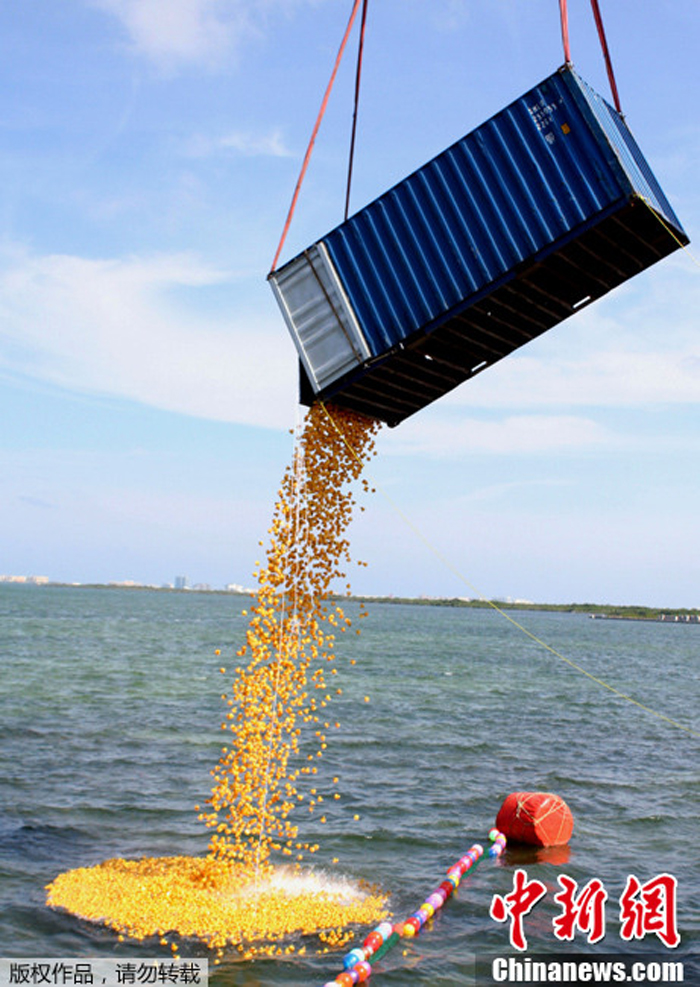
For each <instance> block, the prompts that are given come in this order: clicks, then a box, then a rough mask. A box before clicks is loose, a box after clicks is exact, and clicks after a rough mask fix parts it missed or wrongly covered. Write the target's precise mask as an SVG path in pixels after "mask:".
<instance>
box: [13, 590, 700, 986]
mask: <svg viewBox="0 0 700 987" xmlns="http://www.w3.org/2000/svg"><path fill="white" fill-rule="evenodd" d="M240 607H241V604H240V600H238V599H236V598H235V597H229V596H225V595H216V594H196V593H177V594H176V593H160V592H151V591H138V592H135V591H127V590H117V589H88V588H80V589H78V588H75V589H73V588H64V587H22V586H12V585H4V586H0V642H1V643H0V654H1V662H0V955H1V956H26V957H40V956H41V957H47V956H55V957H98V956H106V957H119V958H129V957H139V956H152V955H160V954H162V955H164V956H165V955H168V951H167V950H165V949H163V948H162V947H160V946H158V945H157V943H155V942H151V943H143V944H136V943H128V942H127V943H121V944H120V943H118V942H117V941H116V937H115V936H114V935H113V934H112V933H110V932H109V931H107V930H104V929H102V928H100V927H97V926H93V925H91V924H89V923H86V922H83V921H81V920H77V919H75V918H73V917H71V916H70V915H66V914H63V913H59V912H55V911H52V910H50V909H48V908H46V906H45V904H44V886H45V885H46V884H47V883H48V882H49V881H50V880H52V879H53V878H54V877H55V876H56V874H57V873H59V872H60V871H62V870H66V869H68V868H72V867H77V866H87V865H91V864H95V863H98V862H99V861H101V860H104V859H106V858H108V857H112V856H123V857H133V856H142V855H169V854H178V853H194V854H199V853H202V852H204V850H205V848H206V835H205V831H204V830H203V829H202V827H201V825H200V823H198V822H197V819H196V814H195V812H194V810H193V806H194V804H195V803H196V802H198V801H200V800H201V799H203V798H205V797H206V795H207V793H208V791H209V787H210V777H209V771H210V769H211V768H212V767H213V765H214V763H215V762H216V760H217V758H218V754H219V749H220V744H221V731H220V728H219V724H220V722H221V715H222V712H223V708H224V704H223V703H222V701H221V698H220V695H221V692H222V682H223V681H224V677H223V676H221V674H220V673H219V666H220V665H221V664H222V663H223V664H226V665H229V666H231V667H233V665H234V660H233V652H234V650H235V648H236V647H237V645H238V644H239V643H240V641H241V640H242V636H243V631H244V628H245V618H243V617H241V616H240ZM519 619H521V620H522V622H523V623H524V624H525V625H526V626H527V628H528V629H529V630H530V631H531V632H532V633H534V634H536V635H537V636H539V637H540V638H542V639H543V640H545V641H546V642H547V643H549V644H550V645H551V646H552V647H554V648H556V649H557V650H559V651H560V652H562V653H563V654H564V655H566V656H567V657H568V658H570V659H571V660H573V661H575V662H577V663H579V664H581V665H582V666H584V667H585V668H586V669H587V671H589V672H590V673H591V674H592V675H595V676H598V677H600V678H603V679H605V680H606V681H607V682H609V683H610V684H611V685H613V686H614V687H615V688H617V689H619V690H620V691H622V692H624V693H627V694H629V695H632V696H634V697H635V698H636V699H638V700H639V701H640V702H642V703H644V704H646V705H648V706H651V707H653V708H654V709H656V710H658V711H659V712H662V713H664V714H666V715H667V716H669V717H671V718H673V719H675V720H678V721H680V722H681V723H683V724H686V725H687V726H690V727H692V728H693V729H694V730H695V731H698V732H700V723H699V722H698V710H699V709H700V627H693V626H685V627H683V626H673V625H666V624H641V623H629V622H618V621H592V620H590V619H588V618H587V617H585V616H581V615H565V614H546V613H532V614H525V615H523V616H522V617H521V618H519ZM362 628H363V632H362V635H361V636H360V637H359V638H358V637H356V636H355V635H354V634H353V635H352V636H351V637H348V638H347V640H346V639H345V638H342V639H341V642H340V644H339V647H338V650H339V652H340V653H341V654H342V655H343V656H344V657H346V658H347V657H355V658H356V659H357V664H356V665H355V666H354V667H350V666H349V664H348V662H347V661H343V662H341V668H342V672H341V676H339V677H341V678H342V681H341V682H340V684H341V685H342V687H343V689H344V694H343V696H342V697H341V698H340V699H338V700H337V701H336V702H335V703H334V704H333V707H332V710H333V711H332V713H331V718H332V719H337V720H338V721H340V723H341V729H340V730H337V731H332V733H331V738H330V742H329V748H328V751H327V752H326V756H325V757H324V758H323V760H322V761H321V762H320V763H321V765H322V767H321V768H320V769H319V770H320V771H321V772H322V773H325V776H327V777H329V778H330V777H331V776H332V775H336V774H337V775H339V776H340V785H339V786H338V787H339V790H340V791H341V793H342V796H343V797H342V799H341V800H340V802H335V803H332V802H330V801H326V803H325V805H326V806H327V807H328V808H327V811H326V816H327V818H328V822H327V824H326V825H325V826H323V825H321V824H320V822H319V821H318V820H317V819H314V818H313V817H311V821H309V822H307V821H306V820H302V822H303V823H304V829H303V833H302V835H303V837H304V838H305V839H308V840H310V841H318V842H319V843H320V844H321V850H320V851H319V853H318V854H317V855H316V856H315V858H312V859H313V861H314V867H315V869H316V870H317V871H322V872H327V873H328V874H332V875H337V874H341V875H344V876H347V877H349V878H350V879H351V880H353V881H355V880H360V879H368V880H370V881H373V882H379V883H380V884H381V885H382V886H383V887H384V888H385V889H386V890H387V891H388V892H389V893H390V895H391V907H392V910H393V912H394V913H395V915H396V917H397V918H404V917H406V916H407V915H408V914H409V913H410V912H412V911H414V910H415V909H416V908H417V907H418V905H420V903H421V902H422V901H423V900H424V899H425V897H426V896H427V894H428V893H429V892H430V891H432V890H433V888H434V887H435V886H436V885H437V884H439V883H440V881H442V880H443V877H444V873H445V871H446V869H447V867H448V866H449V865H450V864H452V863H453V862H454V861H455V860H456V859H457V858H458V857H459V856H461V855H462V853H464V852H465V850H467V849H468V847H469V846H470V845H471V844H472V843H473V842H475V841H479V842H485V841H486V834H487V832H488V830H489V829H490V828H491V826H492V825H493V822H494V820H495V816H496V813H497V810H498V808H499V806H500V804H501V802H502V800H503V798H504V797H505V796H506V795H507V794H508V793H509V792H510V791H515V790H530V789H539V790H544V791H554V792H557V793H559V794H560V795H561V796H562V797H563V798H564V799H565V800H566V802H567V803H568V805H569V806H570V808H571V810H572V812H573V814H574V818H575V821H576V825H575V830H574V835H573V838H572V840H571V844H570V852H569V855H568V859H566V860H563V861H560V862H559V863H557V862H556V861H553V860H551V859H550V860H548V859H546V858H545V859H541V858H540V859H538V856H537V853H536V852H534V851H533V852H528V851H525V852H523V851H516V850H514V849H510V850H509V851H508V852H507V854H506V855H505V857H504V858H502V860H500V861H498V862H494V861H491V860H485V861H483V862H482V863H481V864H480V865H479V867H477V868H476V869H475V870H474V871H473V872H472V874H471V875H470V876H469V877H468V878H467V879H466V880H465V881H464V882H463V884H462V885H461V887H460V889H459V892H458V895H457V897H456V898H454V899H452V900H450V901H449V902H448V903H447V904H446V906H445V908H444V909H442V911H441V912H440V913H439V914H438V916H437V917H436V919H435V920H434V921H433V923H432V925H431V926H430V927H428V928H426V929H425V930H424V931H423V932H422V934H421V935H420V937H418V938H417V939H415V940H413V941H410V942H409V941H404V942H403V943H402V944H401V945H400V946H399V947H397V948H395V949H394V950H392V951H391V952H390V953H388V954H387V955H386V957H385V958H384V959H383V960H382V961H381V962H379V963H378V964H376V967H375V972H374V974H373V977H372V980H371V983H372V984H376V985H377V987H380V985H383V984H386V985H389V984H392V985H403V987H408V985H414V984H415V985H427V984H430V985H460V984H469V983H471V982H473V981H472V973H473V969H474V957H475V955H476V957H477V960H478V961H479V969H481V966H482V964H483V961H482V960H480V959H479V958H480V957H484V956H485V954H488V953H499V954H502V955H507V954H509V953H512V950H511V949H510V947H509V943H508V927H507V925H501V924H499V923H496V922H494V921H493V920H492V919H491V918H490V917H489V914H488V910H489V905H490V902H491V898H492V896H493V894H494V893H500V894H506V893H508V892H509V891H511V890H512V887H513V874H514V870H515V868H516V867H523V868H524V869H525V870H526V871H527V874H528V877H530V878H535V877H536V878H538V879H539V880H541V881H543V882H545V884H546V885H547V886H548V888H549V889H550V893H549V894H548V896H547V898H546V899H545V900H544V901H543V902H541V903H540V904H538V905H537V906H536V908H535V909H533V911H532V913H531V914H530V915H529V916H528V917H527V918H526V920H525V931H526V935H527V937H528V944H529V950H528V954H527V955H534V954H539V953H562V952H571V951H576V952H580V953H585V954H593V953H595V952H596V951H603V952H605V953H615V954H622V953H635V954H639V955H642V956H644V955H651V954H654V955H656V956H658V955H659V954H663V958H682V959H684V960H685V961H686V983H688V982H690V983H693V982H694V983H696V984H697V983H700V919H699V917H698V915H699V909H698V904H697V903H698V898H699V896H700V854H699V853H698V845H699V844H700V822H699V820H698V806H699V796H700V759H699V758H698V739H697V737H694V736H691V735H690V734H688V733H686V732H684V731H682V730H680V729H678V728H677V727H674V726H672V725H670V724H668V723H666V722H664V721H663V720H660V719H658V718H656V717H654V716H651V715H650V714H649V713H647V712H644V711H643V710H641V709H639V708H638V707H635V706H633V705H631V704H629V703H627V702H625V701H623V700H622V699H620V698H619V697H617V696H615V695H613V694H612V693H610V692H608V691H606V690H604V689H602V688H601V687H600V686H599V685H597V684H596V683H594V682H592V681H590V680H589V679H587V678H585V677H584V676H582V675H581V674H579V673H577V672H575V671H574V670H572V669H571V668H570V667H569V666H568V665H566V664H564V663H563V662H561V661H560V660H558V659H557V658H555V657H553V656H552V655H551V654H549V653H548V652H547V651H545V650H543V649H542V648H541V647H540V646H539V645H537V644H536V643H535V642H533V641H532V640H530V639H529V638H527V637H525V636H524V635H523V634H522V633H521V632H520V631H518V630H517V629H516V628H514V627H513V626H512V625H511V624H509V623H508V622H507V621H506V620H505V619H504V618H503V617H501V616H499V615H498V614H496V613H494V612H492V611H489V610H472V609H451V608H447V607H426V606H408V605H389V604H381V605H380V604H377V605H374V606H372V607H370V616H369V617H368V618H367V619H366V620H365V621H363V623H362ZM217 648H220V649H221V651H222V657H220V658H219V657H217V656H216V655H215V653H214V652H215V649H217ZM366 695H369V696H370V702H369V703H366V702H364V697H365V696H366ZM319 787H321V785H319ZM354 815H359V817H360V818H359V820H357V821H355V820H354V819H353V816H354ZM333 857H338V858H340V862H339V864H337V865H335V866H333V865H332V863H331V861H332V858H333ZM663 872H666V873H670V874H672V875H674V876H675V877H676V878H677V879H678V901H677V924H678V929H679V932H680V934H681V938H682V942H681V945H680V947H679V948H678V950H676V951H670V950H667V949H665V947H664V946H663V945H662V944H661V943H660V942H659V940H658V939H657V938H656V936H654V935H653V934H649V935H647V936H646V937H645V938H644V939H643V940H641V941H639V942H632V943H625V942H624V941H623V940H622V939H621V938H620V935H619V919H618V904H617V903H618V900H619V896H620V894H621V893H622V890H623V888H624V885H625V881H626V878H627V876H628V875H629V874H635V875H637V877H638V878H639V879H640V881H641V882H642V883H644V882H646V881H649V880H650V879H652V878H653V877H655V876H656V875H657V874H661V873H663ZM557 873H565V874H568V875H570V876H571V877H573V878H574V879H575V880H576V881H578V882H579V886H583V885H584V884H585V883H586V882H587V881H589V880H590V879H592V878H599V879H600V880H601V881H603V883H604V885H605V888H606V890H607V891H608V894H609V900H608V906H607V912H606V915H607V924H606V936H605V939H604V940H603V941H602V942H601V943H599V944H598V945H597V946H590V945H589V944H588V943H587V942H586V938H585V935H583V934H582V933H581V932H578V933H577V935H576V939H575V941H574V942H573V943H570V944H569V943H563V944H562V943H560V942H558V941H557V940H556V939H555V937H554V935H553V932H552V918H553V917H554V916H555V915H556V914H558V910H557V908H556V906H555V904H554V903H553V901H552V896H553V894H554V893H555V892H556V891H557V890H558V887H559V886H558V884H557V882H556V875H557ZM297 945H300V943H297ZM314 947H315V943H314V942H313V941H310V942H309V943H308V945H307V952H308V955H306V956H303V957H295V958H294V959H285V960H284V961H282V960H258V961H254V962H244V961H240V960H237V959H236V958H234V957H233V956H231V957H229V958H227V960H226V962H225V963H224V964H223V965H222V966H221V967H220V968H219V969H218V970H217V972H216V973H215V976H214V979H215V983H216V984H217V985H219V987H224V985H227V987H228V985H236V987H238V985H241V987H253V985H271V987H275V985H301V984H310V985H313V984H319V985H322V984H324V983H325V982H326V981H327V980H329V979H331V978H332V977H333V976H335V974H336V973H338V972H339V971H340V969H341V962H340V959H341V957H342V953H340V954H337V955H335V956H333V955H326V956H317V955H316V954H315V948H314ZM181 952H182V953H183V955H188V954H189V955H196V954H198V953H199V954H201V953H202V951H201V949H197V948H196V947H191V948H188V947H187V946H183V947H182V948H181ZM693 978H695V979H693Z"/></svg>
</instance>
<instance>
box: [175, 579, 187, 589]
mask: <svg viewBox="0 0 700 987" xmlns="http://www.w3.org/2000/svg"><path fill="white" fill-rule="evenodd" d="M188 588H189V582H188V579H187V576H175V589H188Z"/></svg>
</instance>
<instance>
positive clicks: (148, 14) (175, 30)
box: [90, 0, 251, 70]
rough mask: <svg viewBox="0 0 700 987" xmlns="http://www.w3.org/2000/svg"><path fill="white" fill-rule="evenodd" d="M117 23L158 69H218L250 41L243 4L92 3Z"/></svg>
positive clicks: (240, 0) (224, 0) (204, 0)
mask: <svg viewBox="0 0 700 987" xmlns="http://www.w3.org/2000/svg"><path fill="white" fill-rule="evenodd" d="M90 2H91V3H92V4H93V6H96V7H98V8H100V9H101V10H104V11H106V12H107V13H109V14H112V15H113V16H114V17H116V18H117V19H118V20H119V21H120V22H121V23H122V26H123V27H124V28H125V30H126V32H127V34H128V36H129V39H130V41H131V44H132V46H133V48H134V50H135V51H136V52H137V53H138V54H139V55H142V56H144V57H145V58H147V59H149V60H150V61H152V62H154V63H155V64H156V65H158V66H159V67H160V68H162V69H166V70H172V69H173V68H175V67H176V66H179V65H186V64H192V63H197V64H208V65H216V64H218V63H220V62H221V60H222V58H223V56H224V55H226V54H229V53H231V52H233V51H235V49H236V48H237V46H238V45H239V44H240V43H241V42H242V41H243V40H244V39H245V38H246V37H247V36H248V35H249V33H250V31H251V22H250V8H251V4H250V3H249V2H244V0H90Z"/></svg>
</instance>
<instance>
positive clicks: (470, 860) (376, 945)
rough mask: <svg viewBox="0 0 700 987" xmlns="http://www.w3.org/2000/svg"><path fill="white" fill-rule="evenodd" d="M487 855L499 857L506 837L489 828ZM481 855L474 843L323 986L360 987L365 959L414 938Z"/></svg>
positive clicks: (346, 959)
mask: <svg viewBox="0 0 700 987" xmlns="http://www.w3.org/2000/svg"><path fill="white" fill-rule="evenodd" d="M489 841H490V842H491V844H492V845H491V847H490V848H489V852H488V856H490V857H500V856H501V854H502V853H503V850H504V849H505V845H506V837H505V836H504V834H503V833H502V832H500V830H498V829H492V830H491V832H490V833H489ZM483 856H484V848H483V847H482V846H481V844H480V843H475V844H474V845H473V846H472V847H470V848H469V850H467V852H466V853H465V854H464V856H463V857H460V858H459V860H458V861H457V862H456V863H454V864H453V865H452V866H451V867H450V868H449V870H448V871H447V877H446V878H445V880H444V881H442V883H441V884H439V885H438V887H437V888H435V890H434V891H431V893H430V894H429V895H428V896H427V898H426V899H425V901H424V902H423V904H422V905H420V906H419V907H418V908H417V909H416V911H415V912H412V913H411V914H410V915H409V916H408V918H406V919H404V921H403V922H397V923H396V924H394V925H392V924H391V922H386V921H385V922H380V923H379V925H378V926H377V927H376V929H373V930H372V932H370V933H369V935H368V936H367V937H366V939H365V940H364V942H363V943H362V946H355V948H354V949H351V950H350V952H349V953H346V954H345V957H344V958H343V967H344V969H343V971H342V973H339V974H338V975H337V977H336V978H335V980H329V981H328V982H327V983H326V984H324V987H351V985H352V984H362V983H364V982H365V981H366V980H368V979H369V978H370V977H371V975H372V967H371V966H370V963H369V960H370V959H373V960H377V959H380V958H381V957H382V956H383V955H384V954H385V953H386V952H388V951H389V950H390V949H391V947H392V946H394V945H396V943H397V942H398V941H399V939H401V938H405V939H410V938H412V937H413V936H417V935H418V933H419V932H420V931H421V929H422V928H423V926H424V925H425V923H426V922H427V921H428V920H429V919H431V918H432V917H433V915H435V913H436V912H437V911H439V909H440V908H442V906H443V905H444V904H445V902H446V901H447V899H448V898H449V897H450V896H451V895H453V894H454V892H455V891H456V890H457V888H458V887H459V883H460V881H461V880H462V878H463V877H464V875H465V874H467V873H468V872H469V871H470V870H471V869H472V867H474V866H476V864H478V862H479V861H480V860H481V858H482V857H483Z"/></svg>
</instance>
